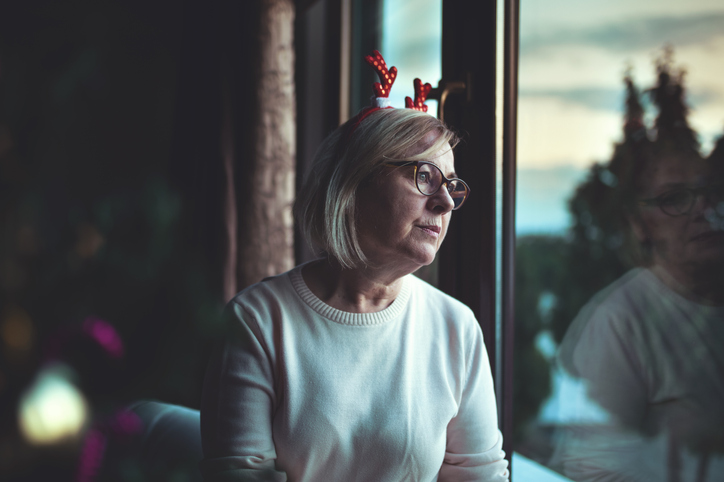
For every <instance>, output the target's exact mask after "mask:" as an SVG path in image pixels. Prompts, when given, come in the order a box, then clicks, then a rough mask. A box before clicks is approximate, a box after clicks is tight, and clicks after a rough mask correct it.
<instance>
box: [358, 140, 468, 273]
mask: <svg viewBox="0 0 724 482" xmlns="http://www.w3.org/2000/svg"><path fill="white" fill-rule="evenodd" d="M425 160H426V161H429V162H432V163H434V164H435V165H436V166H438V167H439V168H440V170H441V171H442V173H443V174H444V175H445V176H446V177H447V178H452V177H457V176H455V169H454V157H453V153H452V149H451V148H450V146H449V145H445V146H443V148H441V149H440V150H439V151H438V152H436V153H435V154H433V155H432V156H431V157H430V158H429V159H425ZM414 172H415V171H414V167H413V166H402V167H386V168H385V169H384V170H383V171H382V173H381V174H379V175H377V176H376V177H375V179H373V180H372V181H371V182H370V183H369V184H366V185H364V186H363V187H361V188H360V191H359V193H358V196H357V203H358V204H357V206H358V207H357V233H358V239H359V242H360V246H361V248H362V251H363V252H364V254H365V256H367V257H368V258H369V259H370V261H371V263H372V265H373V266H375V267H389V268H391V269H392V270H400V271H406V272H410V273H411V272H413V271H415V270H417V269H418V268H420V267H421V266H424V265H428V264H430V263H432V261H433V260H434V259H435V254H436V253H437V250H438V249H439V248H440V245H441V244H442V240H443V239H445V234H446V233H447V227H448V223H449V222H450V212H451V211H452V208H453V206H454V205H453V200H452V198H451V197H450V194H448V192H447V190H446V189H445V188H444V187H441V188H440V189H439V190H438V191H437V192H436V193H435V194H433V195H432V196H425V195H423V194H421V193H420V191H418V190H417V187H416V186H415V179H414Z"/></svg>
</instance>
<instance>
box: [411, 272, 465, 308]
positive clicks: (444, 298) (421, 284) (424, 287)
mask: <svg viewBox="0 0 724 482" xmlns="http://www.w3.org/2000/svg"><path fill="white" fill-rule="evenodd" d="M409 280H410V283H411V285H412V286H411V287H412V292H413V293H416V294H418V295H419V296H421V297H423V298H424V299H428V300H430V302H431V303H435V304H437V305H439V306H441V307H442V308H444V309H446V310H450V311H456V312H460V313H466V314H469V315H470V316H473V311H472V310H471V309H470V308H469V307H468V306H467V305H466V304H465V303H463V302H461V301H459V300H457V299H455V298H453V297H452V296H450V295H449V294H447V293H445V292H443V291H442V290H440V289H439V288H436V287H435V286H433V285H431V284H430V283H428V282H427V281H425V280H423V279H421V278H418V277H417V276H415V275H411V276H410V277H409Z"/></svg>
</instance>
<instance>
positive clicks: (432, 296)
mask: <svg viewBox="0 0 724 482" xmlns="http://www.w3.org/2000/svg"><path fill="white" fill-rule="evenodd" d="M409 282H410V285H411V298H412V299H411V308H412V309H415V310H416V311H417V312H419V313H425V314H429V315H431V316H429V317H428V318H429V319H430V320H431V321H435V322H439V321H441V322H443V323H444V324H445V329H447V330H454V331H460V330H465V331H467V330H474V331H478V330H480V326H479V324H478V320H477V318H475V314H474V313H473V310H471V309H470V308H469V307H468V306H467V305H466V304H465V303H463V302H461V301H459V300H457V299H455V298H453V297H452V296H450V295H448V294H447V293H444V292H443V291H441V290H440V289H438V288H436V287H434V286H432V285H431V284H430V283H428V282H426V281H424V280H422V279H420V278H418V277H417V276H414V275H412V276H410V277H409Z"/></svg>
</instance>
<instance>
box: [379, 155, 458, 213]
mask: <svg viewBox="0 0 724 482" xmlns="http://www.w3.org/2000/svg"><path fill="white" fill-rule="evenodd" d="M384 164H385V165H386V166H395V167H405V166H414V167H415V174H414V178H415V187H416V188H417V190H418V191H419V192H420V194H422V195H423V196H434V195H435V194H437V192H438V191H439V190H440V188H441V187H443V186H445V187H446V190H447V186H449V185H450V182H452V181H458V182H460V183H462V185H463V186H465V190H466V191H465V192H466V194H465V197H464V198H463V200H462V201H460V204H458V205H457V206H454V207H453V208H452V210H453V211H457V210H458V209H460V208H461V207H462V205H463V204H465V201H467V200H468V197H470V186H468V183H466V182H465V181H463V180H462V179H460V178H459V177H452V178H450V179H448V178H447V177H445V174H443V172H442V169H440V168H439V167H438V166H437V164H435V163H433V162H430V161H387V162H385V163H384ZM420 164H429V165H431V166H433V167H434V168H435V169H437V170H438V171H439V172H440V177H442V182H441V183H440V185H439V186H438V188H437V189H435V191H434V192H431V193H430V194H427V193H424V192H422V189H420V186H419V185H418V184H417V170H418V168H419V166H420ZM447 192H448V195H450V197H452V195H451V193H450V191H449V190H447ZM453 204H454V203H453Z"/></svg>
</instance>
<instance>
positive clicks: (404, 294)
mask: <svg viewBox="0 0 724 482" xmlns="http://www.w3.org/2000/svg"><path fill="white" fill-rule="evenodd" d="M304 266H305V264H302V265H299V266H297V267H296V268H294V269H293V270H291V271H289V279H290V280H291V282H292V286H294V289H295V290H296V291H297V294H299V297H300V298H302V300H303V301H304V302H305V303H306V304H307V305H308V306H309V307H310V308H311V309H313V310H314V311H315V312H317V313H318V314H320V315H321V316H323V317H325V318H327V319H328V320H330V321H334V322H335V323H340V324H342V325H352V326H370V325H380V324H382V323H386V322H388V321H390V320H392V319H394V318H395V317H397V316H398V315H399V314H400V313H402V311H403V310H404V309H405V307H406V306H407V301H408V300H409V298H410V290H411V288H410V280H409V279H408V278H409V277H410V275H407V276H405V278H404V279H403V282H402V289H401V290H400V293H399V294H398V295H397V298H395V301H393V302H392V304H391V305H390V306H388V307H387V308H385V309H384V310H382V311H377V312H375V313H350V312H347V311H342V310H338V309H337V308H332V307H331V306H329V305H328V304H327V303H325V302H324V301H322V300H320V299H319V298H317V296H316V295H315V294H314V293H312V291H311V290H310V289H309V287H308V286H307V283H305V282H304V278H303V277H302V268H304Z"/></svg>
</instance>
